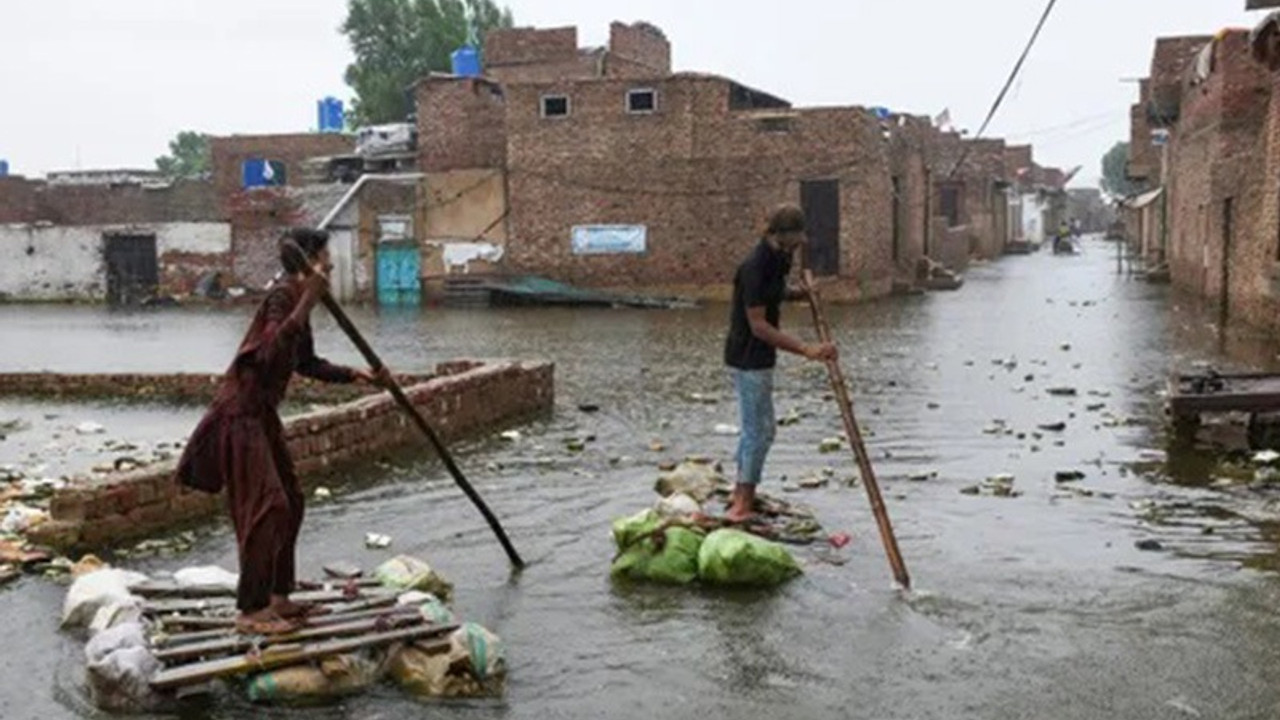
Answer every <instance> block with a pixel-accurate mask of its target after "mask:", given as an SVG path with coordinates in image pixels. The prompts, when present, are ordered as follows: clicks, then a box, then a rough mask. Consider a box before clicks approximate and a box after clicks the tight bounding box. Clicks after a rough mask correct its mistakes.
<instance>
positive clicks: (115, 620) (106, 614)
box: [89, 598, 142, 637]
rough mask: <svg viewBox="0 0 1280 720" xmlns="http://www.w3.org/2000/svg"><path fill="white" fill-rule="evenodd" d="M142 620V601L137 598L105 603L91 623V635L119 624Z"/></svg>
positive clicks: (93, 635)
mask: <svg viewBox="0 0 1280 720" xmlns="http://www.w3.org/2000/svg"><path fill="white" fill-rule="evenodd" d="M141 621H142V602H141V601H140V600H139V599H137V598H130V599H129V600H127V601H125V602H113V603H110V604H108V605H103V606H102V607H100V608H98V612H96V613H94V615H93V622H90V623H89V637H95V636H97V635H98V634H99V633H102V632H105V631H107V630H110V629H111V628H113V627H116V626H117V625H123V624H125V623H136V622H141Z"/></svg>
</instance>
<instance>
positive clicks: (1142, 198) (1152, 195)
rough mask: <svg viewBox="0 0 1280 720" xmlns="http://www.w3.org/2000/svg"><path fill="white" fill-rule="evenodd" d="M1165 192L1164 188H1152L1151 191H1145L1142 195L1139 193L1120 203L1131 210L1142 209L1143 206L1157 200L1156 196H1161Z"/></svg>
mask: <svg viewBox="0 0 1280 720" xmlns="http://www.w3.org/2000/svg"><path fill="white" fill-rule="evenodd" d="M1163 194H1164V188H1156V189H1155V190H1152V191H1150V192H1145V193H1142V194H1141V195H1137V196H1135V197H1132V198H1129V199H1128V200H1125V201H1123V202H1122V203H1120V204H1121V205H1123V206H1124V207H1127V208H1129V209H1131V210H1141V209H1142V208H1144V207H1146V206H1148V205H1150V204H1151V203H1153V202H1155V201H1156V198H1159V197H1160V196H1161V195H1163Z"/></svg>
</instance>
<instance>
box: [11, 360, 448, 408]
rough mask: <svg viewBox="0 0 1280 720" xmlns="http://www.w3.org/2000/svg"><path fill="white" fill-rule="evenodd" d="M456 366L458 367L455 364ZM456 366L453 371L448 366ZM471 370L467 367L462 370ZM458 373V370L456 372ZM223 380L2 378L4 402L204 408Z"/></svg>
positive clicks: (313, 392) (306, 399) (321, 400)
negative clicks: (156, 404)
mask: <svg viewBox="0 0 1280 720" xmlns="http://www.w3.org/2000/svg"><path fill="white" fill-rule="evenodd" d="M455 365H456V363H455ZM450 367H452V366H450ZM459 367H460V368H461V369H463V370H465V369H467V367H466V364H465V363H463V364H462V365H461V366H459ZM457 369H458V368H455V371H456V370H457ZM433 377H435V375H434V374H408V375H399V376H397V380H398V381H399V382H400V384H401V386H405V387H407V386H410V385H418V384H420V383H424V382H427V381H428V380H430V379H431V378H433ZM221 380H222V375H220V374H219V375H206V374H200V373H196V374H192V373H175V374H166V375H138V374H126V373H120V374H107V375H75V374H64V373H44V372H41V373H0V397H28V398H39V399H56V400H98V399H106V398H109V399H112V400H137V401H142V402H157V401H159V402H174V403H180V404H203V403H207V402H209V401H210V400H212V399H213V394H214V393H215V392H216V391H217V389H218V383H219V382H220V381H221ZM371 393H373V388H370V387H369V386H367V385H334V384H331V383H322V382H316V381H314V380H309V379H307V378H303V377H297V378H294V379H293V381H292V382H290V383H289V401H290V402H295V403H298V402H302V403H318V404H335V403H343V402H350V401H352V400H355V399H357V398H360V397H364V396H366V395H369V394H371Z"/></svg>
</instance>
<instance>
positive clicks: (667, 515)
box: [654, 493, 702, 520]
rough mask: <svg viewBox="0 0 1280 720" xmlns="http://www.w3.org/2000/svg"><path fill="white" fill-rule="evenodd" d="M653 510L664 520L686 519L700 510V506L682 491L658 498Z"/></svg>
mask: <svg viewBox="0 0 1280 720" xmlns="http://www.w3.org/2000/svg"><path fill="white" fill-rule="evenodd" d="M654 510H656V511H657V512H658V515H659V516H661V517H662V518H663V519H665V520H688V519H689V518H691V517H693V516H694V515H697V514H698V513H700V512H702V506H701V505H699V504H698V501H697V500H694V499H693V498H691V497H689V496H688V495H686V494H684V493H675V494H673V495H671V496H669V497H664V498H662V499H661V500H659V501H658V504H657V505H655V506H654Z"/></svg>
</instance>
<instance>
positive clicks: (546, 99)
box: [542, 95, 569, 118]
mask: <svg viewBox="0 0 1280 720" xmlns="http://www.w3.org/2000/svg"><path fill="white" fill-rule="evenodd" d="M542 117H544V118H555V117H569V97H568V96H567V95H543V96H542Z"/></svg>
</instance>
